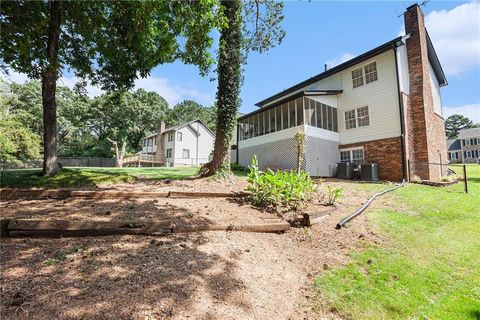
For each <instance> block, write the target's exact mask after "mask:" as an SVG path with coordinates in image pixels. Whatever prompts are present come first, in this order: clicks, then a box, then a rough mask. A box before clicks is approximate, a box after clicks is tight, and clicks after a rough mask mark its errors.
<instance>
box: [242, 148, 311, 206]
mask: <svg viewBox="0 0 480 320" xmlns="http://www.w3.org/2000/svg"><path fill="white" fill-rule="evenodd" d="M248 182H249V183H250V185H249V186H248V187H247V191H250V193H251V195H250V198H249V199H250V202H251V203H252V204H253V205H254V206H259V207H273V208H276V207H279V206H283V207H286V208H288V209H297V208H298V207H299V206H300V205H301V204H302V203H303V202H304V201H306V200H308V199H309V198H310V196H311V195H312V193H313V191H314V189H315V188H314V183H313V181H312V178H310V176H309V175H308V174H307V173H306V172H304V171H302V172H300V173H298V174H297V173H296V172H295V171H293V170H291V171H277V172H273V171H272V170H270V169H267V171H266V172H262V171H260V170H259V169H258V160H257V157H256V156H253V158H252V164H251V165H250V172H249V174H248Z"/></svg>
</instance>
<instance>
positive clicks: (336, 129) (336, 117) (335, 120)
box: [332, 108, 338, 132]
mask: <svg viewBox="0 0 480 320" xmlns="http://www.w3.org/2000/svg"><path fill="white" fill-rule="evenodd" d="M332 109H333V110H332V111H333V131H335V132H338V114H337V108H332Z"/></svg>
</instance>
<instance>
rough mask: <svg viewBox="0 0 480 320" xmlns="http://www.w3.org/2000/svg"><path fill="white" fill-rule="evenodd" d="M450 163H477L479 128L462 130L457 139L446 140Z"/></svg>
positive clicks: (479, 155) (479, 140)
mask: <svg viewBox="0 0 480 320" xmlns="http://www.w3.org/2000/svg"><path fill="white" fill-rule="evenodd" d="M447 145H448V147H449V148H448V160H449V161H450V163H479V161H480V128H471V129H463V130H460V132H459V133H458V138H457V139H450V140H447Z"/></svg>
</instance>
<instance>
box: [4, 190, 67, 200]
mask: <svg viewBox="0 0 480 320" xmlns="http://www.w3.org/2000/svg"><path fill="white" fill-rule="evenodd" d="M68 197H70V190H25V189H16V190H15V189H12V190H5V191H2V194H1V199H2V200H14V199H66V198H68Z"/></svg>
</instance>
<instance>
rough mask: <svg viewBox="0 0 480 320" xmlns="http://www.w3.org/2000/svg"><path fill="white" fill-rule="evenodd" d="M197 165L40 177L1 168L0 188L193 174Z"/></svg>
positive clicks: (78, 184)
mask: <svg viewBox="0 0 480 320" xmlns="http://www.w3.org/2000/svg"><path fill="white" fill-rule="evenodd" d="M197 170H198V168H192V167H177V168H65V169H63V170H62V172H61V173H59V174H58V175H56V176H53V177H42V176H41V175H40V174H41V170H40V169H19V170H5V171H0V185H1V186H2V188H5V187H12V188H13V187H15V188H33V187H37V188H64V187H81V186H99V185H102V184H106V183H119V182H131V181H135V180H137V179H139V178H144V179H152V180H161V179H182V178H187V177H191V176H194V175H195V174H196V173H197Z"/></svg>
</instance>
